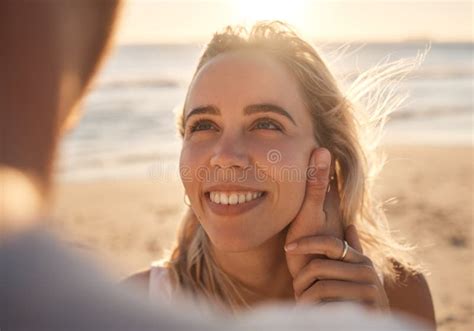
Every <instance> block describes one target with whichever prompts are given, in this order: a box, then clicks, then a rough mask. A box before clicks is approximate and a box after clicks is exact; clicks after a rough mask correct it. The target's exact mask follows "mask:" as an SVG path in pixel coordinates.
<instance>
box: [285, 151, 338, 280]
mask: <svg viewBox="0 0 474 331" xmlns="http://www.w3.org/2000/svg"><path fill="white" fill-rule="evenodd" d="M330 169H331V154H330V153H329V151H328V150H327V149H325V148H317V149H315V150H314V151H313V153H312V155H311V159H310V163H309V167H308V176H307V177H308V179H307V182H306V192H305V197H304V201H303V204H302V206H301V209H300V211H299V212H298V214H297V215H296V217H295V219H294V220H293V221H292V222H291V224H290V226H289V228H288V232H287V236H286V244H288V243H291V242H293V241H295V240H297V239H300V238H303V237H307V236H311V235H316V234H330V235H333V236H337V237H342V233H341V230H340V229H342V222H341V220H340V218H339V211H338V208H339V207H338V196H337V195H338V194H337V186H336V184H335V182H334V181H333V183H332V184H331V190H330V192H329V193H328V192H327V191H328V185H329V183H330ZM309 260H310V257H308V256H304V255H289V254H286V261H287V264H288V268H289V271H290V273H291V275H292V276H293V277H295V276H296V275H297V273H298V272H299V271H300V270H301V269H302V268H303V267H304V266H305V265H306V264H307V263H308V262H309Z"/></svg>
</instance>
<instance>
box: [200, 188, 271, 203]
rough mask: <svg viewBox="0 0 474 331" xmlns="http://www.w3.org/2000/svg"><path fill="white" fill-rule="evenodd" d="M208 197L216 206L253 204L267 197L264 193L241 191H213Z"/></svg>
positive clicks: (208, 193)
mask: <svg viewBox="0 0 474 331" xmlns="http://www.w3.org/2000/svg"><path fill="white" fill-rule="evenodd" d="M206 195H207V196H208V197H209V199H210V200H211V201H212V202H213V203H216V204H220V205H239V204H245V203H248V202H251V201H253V200H256V199H258V198H261V197H262V196H263V195H265V192H264V191H240V192H223V191H211V192H207V193H206Z"/></svg>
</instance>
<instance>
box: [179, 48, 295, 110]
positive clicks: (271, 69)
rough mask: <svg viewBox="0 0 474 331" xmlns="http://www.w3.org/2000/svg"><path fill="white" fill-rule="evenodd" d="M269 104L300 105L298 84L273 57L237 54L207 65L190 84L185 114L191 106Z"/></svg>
mask: <svg viewBox="0 0 474 331" xmlns="http://www.w3.org/2000/svg"><path fill="white" fill-rule="evenodd" d="M261 102H272V103H276V104H278V105H280V106H282V107H287V108H289V109H294V108H295V107H298V108H301V107H304V106H303V99H302V97H301V93H300V90H299V84H298V81H297V80H296V78H295V77H294V75H293V74H292V73H291V71H290V70H289V69H288V68H287V67H286V66H285V65H284V64H283V63H282V62H281V61H279V60H277V59H276V58H275V57H273V56H271V55H269V54H265V53H263V52H258V51H236V52H229V53H224V54H220V55H218V56H216V57H215V58H213V59H211V60H210V61H209V62H208V63H206V64H205V65H204V66H203V67H202V68H201V69H200V70H199V72H198V73H197V74H196V76H195V78H194V80H193V82H192V83H191V86H190V89H189V93H188V98H187V102H186V108H185V113H186V112H188V111H190V109H192V108H193V107H197V106H203V105H209V104H214V105H216V106H218V107H220V108H221V107H222V108H225V107H226V106H228V105H229V104H230V103H231V104H232V105H233V106H235V107H236V106H241V107H245V106H246V105H248V104H251V103H261Z"/></svg>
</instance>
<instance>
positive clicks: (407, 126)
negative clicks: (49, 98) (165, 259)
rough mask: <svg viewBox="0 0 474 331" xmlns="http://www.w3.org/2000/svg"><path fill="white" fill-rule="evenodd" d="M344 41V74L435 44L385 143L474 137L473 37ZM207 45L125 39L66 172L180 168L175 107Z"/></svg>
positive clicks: (68, 144)
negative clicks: (442, 40)
mask: <svg viewBox="0 0 474 331" xmlns="http://www.w3.org/2000/svg"><path fill="white" fill-rule="evenodd" d="M340 46H341V45H325V46H324V47H322V49H323V50H322V53H323V54H322V55H323V56H324V57H325V58H328V59H329V60H330V68H331V69H332V70H333V72H335V73H336V76H337V77H349V76H351V75H353V74H354V73H355V72H360V71H363V70H365V69H367V68H370V67H371V66H373V65H375V64H377V63H379V62H381V61H384V60H387V59H389V60H397V59H401V58H407V57H414V56H416V55H417V54H418V53H419V52H423V51H425V50H426V49H427V48H429V50H428V53H427V55H426V58H425V60H424V62H423V64H422V65H421V67H420V68H419V69H418V70H417V71H416V72H414V73H413V74H411V75H410V76H409V77H408V78H407V79H406V80H405V81H403V82H402V84H401V86H400V91H401V92H402V93H404V92H408V93H409V95H410V97H409V99H408V100H407V101H406V103H405V104H404V105H403V106H402V107H401V109H400V110H398V111H397V112H396V113H394V114H393V115H392V117H391V120H390V121H389V123H388V124H387V129H386V135H385V137H384V143H386V144H423V145H426V144H428V145H439V144H443V145H472V143H473V124H474V120H473V119H474V107H473V92H474V63H473V61H474V60H473V59H474V58H473V44H431V45H428V44H427V43H396V44H365V45H356V44H354V45H350V47H349V50H347V51H346V52H345V53H344V54H343V55H342V56H341V53H340V52H334V50H336V49H339V48H340ZM201 50H202V47H201V46H199V45H194V44H193V45H141V46H136V45H134V46H129V45H128V46H120V47H118V48H117V49H116V50H115V52H114V53H113V54H112V56H111V57H110V58H109V61H108V62H107V64H106V66H105V67H104V68H103V69H102V71H101V73H100V76H99V77H98V80H97V84H96V86H95V89H94V90H93V92H92V93H91V94H90V95H89V96H88V97H87V99H86V100H85V102H84V105H83V109H84V115H83V118H82V120H81V122H80V125H79V126H78V127H77V128H76V129H75V130H74V131H72V132H71V133H70V134H68V135H67V137H66V139H65V141H64V142H63V144H62V146H61V152H60V166H59V168H58V170H57V171H58V174H59V176H60V177H61V178H62V179H63V180H88V179H101V178H109V179H118V178H125V177H134V178H157V176H158V175H159V176H161V177H162V176H163V174H164V173H166V175H167V176H178V172H177V162H178V157H179V151H180V138H178V135H177V133H176V127H175V114H174V112H173V111H174V110H176V109H179V107H180V105H181V103H182V102H183V99H184V97H185V94H186V90H187V86H188V84H189V81H190V79H191V76H192V74H193V71H194V68H195V66H196V64H197V61H198V58H199V55H200V54H201ZM337 54H339V56H337ZM336 58H337V61H336V60H334V59H336Z"/></svg>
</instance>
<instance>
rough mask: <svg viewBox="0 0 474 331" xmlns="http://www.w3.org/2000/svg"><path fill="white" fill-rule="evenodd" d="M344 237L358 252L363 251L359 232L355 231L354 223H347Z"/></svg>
mask: <svg viewBox="0 0 474 331" xmlns="http://www.w3.org/2000/svg"><path fill="white" fill-rule="evenodd" d="M344 238H346V241H347V243H348V244H349V245H350V246H351V247H352V248H354V249H355V250H357V251H358V252H360V253H364V250H363V249H362V244H361V243H360V239H359V234H358V233H357V228H356V227H355V225H354V224H351V225H349V226H348V227H347V228H346V231H345V234H344Z"/></svg>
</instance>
